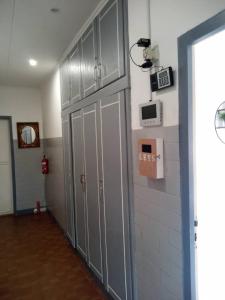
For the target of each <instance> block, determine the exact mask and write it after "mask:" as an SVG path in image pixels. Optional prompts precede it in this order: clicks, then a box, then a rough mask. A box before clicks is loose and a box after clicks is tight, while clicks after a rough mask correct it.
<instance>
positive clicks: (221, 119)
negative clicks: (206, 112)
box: [215, 102, 225, 144]
mask: <svg viewBox="0 0 225 300" xmlns="http://www.w3.org/2000/svg"><path fill="white" fill-rule="evenodd" d="M215 129H216V133H217V136H218V138H219V139H220V140H221V142H222V143H224V144H225V102H222V103H221V104H220V106H219V107H218V108H217V111H216V116H215Z"/></svg>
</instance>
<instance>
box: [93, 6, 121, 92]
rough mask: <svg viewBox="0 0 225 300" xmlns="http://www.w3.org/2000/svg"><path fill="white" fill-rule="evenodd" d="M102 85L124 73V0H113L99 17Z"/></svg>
mask: <svg viewBox="0 0 225 300" xmlns="http://www.w3.org/2000/svg"><path fill="white" fill-rule="evenodd" d="M98 40H99V63H100V64H99V67H100V69H101V83H100V85H101V87H103V86H105V85H106V84H108V83H110V82H112V81H114V80H116V79H117V78H119V77H121V76H123V75H124V50H123V49H124V46H123V18H122V1H120V0H111V1H109V2H108V3H107V5H106V6H105V8H104V9H103V10H102V12H101V13H100V15H99V17H98Z"/></svg>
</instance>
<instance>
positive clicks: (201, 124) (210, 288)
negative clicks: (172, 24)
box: [193, 30, 225, 300]
mask: <svg viewBox="0 0 225 300" xmlns="http://www.w3.org/2000/svg"><path fill="white" fill-rule="evenodd" d="M193 50H194V102H193V107H194V124H193V125H194V132H193V134H194V154H195V155H194V159H195V166H194V169H195V172H194V174H195V176H194V185H195V188H194V192H195V198H196V214H197V219H198V227H197V233H198V238H197V249H196V270H197V290H198V297H197V299H198V300H214V299H215V300H223V299H225V288H224V270H225V255H224V254H225V234H224V229H225V196H224V190H225V177H224V174H225V144H223V143H222V142H221V141H220V140H219V139H218V137H217V134H216V131H215V127H214V121H215V115H216V111H217V109H218V107H219V106H220V105H221V103H222V102H224V101H225V84H224V82H225V81H224V69H225V56H224V53H225V30H224V31H221V32H219V33H217V34H215V35H213V36H211V37H209V38H207V39H205V40H203V41H200V42H199V43H197V44H196V45H195V46H194V49H193Z"/></svg>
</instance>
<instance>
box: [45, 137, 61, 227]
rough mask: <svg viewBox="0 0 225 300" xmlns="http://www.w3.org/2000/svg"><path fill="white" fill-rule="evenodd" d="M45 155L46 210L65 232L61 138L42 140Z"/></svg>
mask: <svg viewBox="0 0 225 300" xmlns="http://www.w3.org/2000/svg"><path fill="white" fill-rule="evenodd" d="M44 145H45V154H46V155H47V158H48V160H49V174H48V175H47V176H46V180H45V192H46V201H47V206H48V209H49V210H50V211H51V213H52V214H53V216H54V217H55V218H56V220H57V222H58V223H59V224H60V226H61V227H62V228H63V229H64V230H65V227H66V226H65V196H64V177H63V176H64V175H63V174H64V172H63V145H62V138H51V139H45V140H44Z"/></svg>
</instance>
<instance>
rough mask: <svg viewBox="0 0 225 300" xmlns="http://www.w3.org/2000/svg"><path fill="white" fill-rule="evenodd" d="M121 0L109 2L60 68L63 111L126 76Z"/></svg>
mask: <svg viewBox="0 0 225 300" xmlns="http://www.w3.org/2000/svg"><path fill="white" fill-rule="evenodd" d="M123 23H124V21H123V0H110V1H109V2H108V3H107V4H106V5H105V7H104V8H103V9H102V11H101V12H100V13H99V15H98V16H97V17H96V19H95V20H94V21H93V22H92V23H91V24H90V26H89V27H88V29H87V30H86V31H85V32H84V34H83V35H82V37H81V40H80V41H79V42H78V43H77V44H76V45H75V47H74V50H73V51H72V53H71V54H70V55H69V57H68V59H67V60H66V61H65V62H64V64H63V65H62V67H61V89H62V109H64V108H66V107H68V106H69V105H72V104H73V103H75V102H77V101H79V100H81V99H83V98H86V97H87V96H89V95H91V94H93V93H94V92H95V91H97V90H99V89H101V88H103V87H105V86H106V85H108V84H110V83H111V82H113V81H115V80H117V79H119V78H121V77H122V76H124V75H125V58H124V56H125V52H124V26H123V25H124V24H123Z"/></svg>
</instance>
